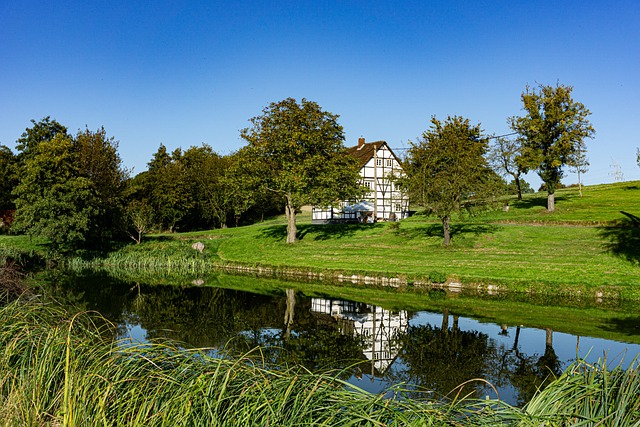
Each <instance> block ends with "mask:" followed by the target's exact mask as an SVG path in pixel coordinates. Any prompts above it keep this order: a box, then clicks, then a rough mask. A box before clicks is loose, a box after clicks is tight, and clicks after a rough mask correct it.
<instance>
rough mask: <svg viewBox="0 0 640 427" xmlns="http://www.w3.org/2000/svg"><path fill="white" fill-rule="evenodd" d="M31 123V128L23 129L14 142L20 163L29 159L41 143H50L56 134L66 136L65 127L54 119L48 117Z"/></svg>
mask: <svg viewBox="0 0 640 427" xmlns="http://www.w3.org/2000/svg"><path fill="white" fill-rule="evenodd" d="M31 123H32V124H33V126H32V127H30V128H27V129H25V131H24V132H23V133H22V135H21V136H20V138H18V140H17V141H16V149H17V150H18V157H19V160H20V161H21V162H23V161H24V160H25V159H26V158H27V157H29V156H30V155H31V154H32V153H33V152H34V151H35V149H36V148H37V146H38V145H39V144H40V143H41V142H43V141H50V140H52V139H53V138H54V137H55V136H56V135H58V134H62V135H68V134H67V128H66V126H63V125H61V124H60V123H58V122H57V121H56V120H55V119H54V120H51V117H50V116H47V117H45V118H43V119H42V120H40V121H39V122H37V123H36V121H35V120H33V119H32V120H31Z"/></svg>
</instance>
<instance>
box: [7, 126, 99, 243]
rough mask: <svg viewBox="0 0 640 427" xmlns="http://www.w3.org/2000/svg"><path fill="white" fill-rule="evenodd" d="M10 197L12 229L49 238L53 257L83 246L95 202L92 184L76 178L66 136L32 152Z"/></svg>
mask: <svg viewBox="0 0 640 427" xmlns="http://www.w3.org/2000/svg"><path fill="white" fill-rule="evenodd" d="M14 194H15V196H16V200H15V203H16V217H15V222H14V225H13V227H14V229H16V230H17V231H22V232H25V233H26V234H29V235H32V236H39V237H44V238H47V239H48V240H49V242H50V245H51V249H52V250H53V252H56V253H60V252H71V251H73V250H76V249H78V248H80V247H82V246H84V245H85V244H86V239H87V235H88V233H89V231H90V230H91V227H92V224H93V221H94V220H95V218H96V216H97V215H98V212H99V208H98V201H97V197H96V192H95V189H94V187H93V183H92V182H91V180H89V179H88V178H86V177H82V176H80V174H79V171H78V156H77V152H76V150H75V147H74V142H73V140H72V139H71V137H69V136H68V135H66V133H57V134H56V135H55V136H54V137H53V138H52V139H50V140H44V141H40V142H39V143H38V145H37V147H34V149H33V150H31V151H30V153H29V156H28V157H27V158H26V160H25V162H24V165H23V168H22V173H21V177H20V184H19V185H18V186H17V187H16V189H15V190H14Z"/></svg>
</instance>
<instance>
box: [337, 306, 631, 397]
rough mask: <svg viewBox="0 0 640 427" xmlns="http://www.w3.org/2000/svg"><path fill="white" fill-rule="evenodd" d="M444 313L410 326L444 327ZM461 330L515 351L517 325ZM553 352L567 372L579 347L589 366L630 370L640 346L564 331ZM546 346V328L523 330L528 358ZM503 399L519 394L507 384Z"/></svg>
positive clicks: (468, 323)
mask: <svg viewBox="0 0 640 427" xmlns="http://www.w3.org/2000/svg"><path fill="white" fill-rule="evenodd" d="M442 319H443V315H442V313H431V312H418V313H415V314H414V316H413V317H411V318H410V319H409V325H411V326H421V325H431V326H434V327H437V328H440V327H441V326H442ZM448 325H449V328H451V327H452V326H453V316H452V315H449V322H448ZM458 328H459V329H460V330H462V331H478V332H481V333H483V334H486V335H488V336H489V340H490V341H492V344H493V345H494V346H495V347H496V348H500V347H504V348H505V349H506V350H510V349H512V348H513V345H514V340H515V337H516V332H517V328H516V326H508V327H507V330H506V334H504V332H503V333H502V334H501V332H502V329H501V327H500V325H497V324H495V323H483V322H480V321H478V320H474V319H470V318H465V317H460V318H459V319H458ZM552 339H553V350H554V351H555V353H556V355H557V356H558V359H559V360H560V363H561V368H562V369H563V370H564V369H565V368H567V367H568V366H569V365H570V364H571V363H572V362H574V361H575V360H576V344H579V346H578V355H579V357H581V358H583V359H585V358H586V361H587V362H589V363H594V362H597V361H598V360H599V359H602V358H603V357H604V356H606V359H607V364H608V366H610V367H614V366H618V365H619V364H621V365H622V366H623V367H628V366H629V364H630V363H631V362H632V361H633V359H634V358H635V357H637V356H638V355H639V354H640V345H638V344H629V343H623V342H617V341H611V340H605V339H601V338H591V337H580V338H579V341H578V337H576V336H574V335H570V334H566V333H561V332H553V336H552ZM545 345H546V331H545V330H544V329H535V328H524V327H521V328H520V332H519V335H518V347H517V348H518V350H519V352H520V353H521V354H525V355H527V356H530V357H531V356H536V357H540V356H542V355H543V354H544V351H545ZM390 369H392V370H396V371H403V370H406V365H405V364H404V362H403V361H402V360H401V359H400V358H398V359H396V360H395V361H394V363H393V365H392V366H391V367H390ZM349 383H351V384H353V385H355V386H357V387H359V388H362V389H364V390H367V391H369V392H372V393H381V392H383V391H385V389H387V388H388V387H390V386H391V385H392V384H391V383H390V382H389V381H388V380H387V379H386V377H383V378H372V377H371V375H364V376H363V377H362V378H357V377H355V376H354V377H352V378H351V379H350V380H349ZM483 393H484V394H485V395H489V397H491V398H495V397H496V396H495V393H494V392H493V390H492V389H491V387H489V386H487V387H484V388H483ZM499 393H500V398H501V399H503V400H505V401H506V402H508V403H511V404H515V403H516V399H517V395H518V392H517V390H516V389H515V387H513V386H512V385H505V386H503V387H500V389H499Z"/></svg>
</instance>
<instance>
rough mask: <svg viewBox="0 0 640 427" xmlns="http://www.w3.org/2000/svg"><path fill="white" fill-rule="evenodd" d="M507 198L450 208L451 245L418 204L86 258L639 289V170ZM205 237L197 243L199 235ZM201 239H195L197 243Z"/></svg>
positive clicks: (81, 261)
mask: <svg viewBox="0 0 640 427" xmlns="http://www.w3.org/2000/svg"><path fill="white" fill-rule="evenodd" d="M545 203H546V195H545V194H543V193H536V194H530V195H525V197H524V199H523V200H522V201H517V200H510V201H509V206H510V208H509V210H508V211H505V210H495V211H491V212H485V213H482V214H477V215H475V216H465V217H459V218H454V219H453V221H452V239H453V240H452V245H451V246H449V247H443V245H442V230H441V225H440V224H439V223H438V222H437V221H435V220H433V219H432V218H429V217H426V216H423V215H416V216H413V217H411V218H409V219H407V220H404V221H401V222H399V223H377V224H343V225H313V224H311V220H310V219H311V218H310V214H309V213H308V212H303V213H302V214H300V215H299V219H298V231H299V233H298V236H299V241H298V242H297V243H295V244H293V245H288V244H286V243H285V236H286V225H285V222H284V219H283V218H275V219H271V220H268V221H265V222H262V223H259V224H254V225H251V226H246V227H238V228H229V229H222V230H211V231H206V232H197V233H184V234H180V233H175V234H168V235H153V236H146V237H145V239H144V240H143V243H142V244H140V245H133V244H132V245H126V246H123V247H120V248H119V249H117V250H114V251H112V252H110V253H108V254H106V255H101V256H98V257H93V258H91V259H89V260H87V257H83V258H76V260H74V261H73V262H72V263H75V264H78V265H80V266H85V267H91V266H111V267H117V268H137V269H165V270H174V271H175V270H180V269H182V270H184V271H190V270H191V271H195V270H198V269H203V270H206V269H213V268H222V269H227V270H240V271H245V272H251V273H261V274H262V273H263V274H265V275H276V276H277V275H283V276H285V275H290V276H293V277H309V278H316V279H322V280H330V281H336V280H337V281H342V282H343V283H345V284H349V283H352V284H356V285H357V284H360V283H364V284H367V285H369V284H372V285H380V286H397V287H405V288H406V287H408V288H411V287H414V288H425V287H434V286H435V287H447V288H449V287H451V288H460V289H476V290H479V291H482V292H488V293H499V292H520V293H526V294H530V295H550V296H553V295H559V296H565V297H573V298H580V297H583V298H592V299H598V298H601V299H613V300H624V301H640V267H639V266H638V263H639V262H640V249H639V248H640V244H638V243H637V242H640V237H639V235H638V234H639V231H640V227H639V226H638V225H637V224H634V223H633V221H632V219H633V216H629V215H623V214H621V213H620V212H621V211H622V212H626V213H627V214H629V213H631V214H633V213H638V212H640V182H637V181H636V182H626V183H618V184H608V185H599V186H591V187H585V188H584V189H583V197H580V196H579V195H578V190H577V189H576V188H568V189H562V190H559V191H558V192H557V194H556V212H554V213H547V212H546V210H545V208H544V205H545ZM196 243H200V244H202V247H201V249H202V250H198V249H195V248H194V244H196ZM39 245H42V242H39V243H38V242H36V243H34V242H31V241H27V238H25V237H20V236H15V237H14V236H3V237H2V238H1V239H0V252H1V251H2V248H3V247H4V248H5V249H6V248H13V249H15V248H23V250H25V251H26V250H31V251H34V250H36V251H37V250H38V248H39V247H40V248H42V246H39ZM196 247H198V246H196Z"/></svg>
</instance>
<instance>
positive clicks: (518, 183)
mask: <svg viewBox="0 0 640 427" xmlns="http://www.w3.org/2000/svg"><path fill="white" fill-rule="evenodd" d="M514 178H515V181H516V188H517V189H518V200H522V188H520V178H519V177H517V176H516V177H514Z"/></svg>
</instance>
